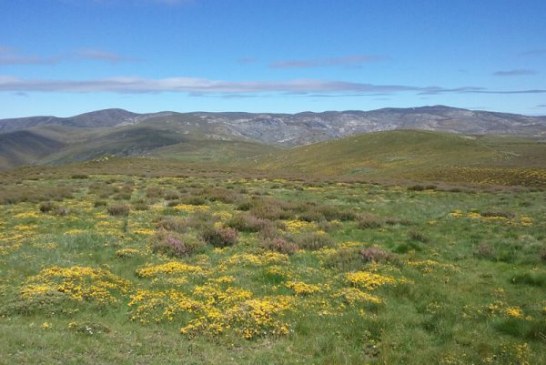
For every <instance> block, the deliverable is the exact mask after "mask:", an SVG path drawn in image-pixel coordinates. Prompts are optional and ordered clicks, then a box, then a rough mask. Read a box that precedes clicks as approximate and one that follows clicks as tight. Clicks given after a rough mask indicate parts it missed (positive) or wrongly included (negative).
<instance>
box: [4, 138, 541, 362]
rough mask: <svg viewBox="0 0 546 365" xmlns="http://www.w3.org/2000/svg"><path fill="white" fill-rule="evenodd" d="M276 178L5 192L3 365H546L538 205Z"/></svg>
mask: <svg viewBox="0 0 546 365" xmlns="http://www.w3.org/2000/svg"><path fill="white" fill-rule="evenodd" d="M461 143H463V142H461ZM309 148H312V147H309ZM480 151H481V150H480ZM483 154H484V155H485V154H487V152H486V151H485V150H484V152H483ZM294 164H297V161H294ZM332 166H333V165H332ZM270 170H271V171H269V172H268V173H267V174H266V173H263V175H260V174H259V173H256V172H255V171H253V170H247V171H246V172H245V171H238V170H234V169H228V168H226V167H225V166H217V167H212V166H210V165H209V166H203V165H200V164H190V165H188V164H185V165H182V164H180V163H179V162H176V161H159V160H153V159H133V160H123V159H119V160H108V161H102V162H89V163H86V164H83V165H73V166H64V167H57V168H35V167H33V168H26V169H22V170H17V171H10V172H8V173H5V174H3V175H2V179H1V180H0V181H1V186H0V203H2V205H1V206H0V274H1V275H0V353H2V356H1V357H0V363H5V364H13V363H21V364H23V363H24V364H39V363H40V364H41V363H51V364H55V363H59V364H60V363H62V364H72V363H73V364H76V363H77V364H97V363H99V364H108V363H120V364H135V363H139V364H163V363H186V364H207V363H222V364H310V363H313V364H363V363H370V364H470V363H474V364H540V363H545V362H546V351H545V344H546V296H545V287H546V267H545V262H546V243H545V242H546V223H545V222H546V212H545V210H544V206H546V196H545V194H544V191H543V190H542V189H541V188H540V186H538V185H533V184H527V185H530V186H532V187H533V188H525V187H517V188H514V187H505V188H503V189H498V188H491V189H484V188H479V189H478V188H475V189H468V188H464V189H460V188H456V187H455V186H452V187H451V188H448V189H444V190H441V189H439V188H438V186H435V185H433V184H422V185H411V184H409V185H405V186H396V185H394V184H391V185H379V184H369V183H365V182H359V181H343V179H341V178H340V179H339V180H335V179H333V178H331V177H330V178H329V180H328V181H326V180H313V179H301V178H299V177H298V176H297V175H293V176H292V177H291V178H290V179H286V178H285V179H280V178H275V177H274V175H275V174H276V173H278V172H276V171H275V170H274V169H273V166H271V169H270ZM277 171H280V170H277ZM332 171H334V170H332ZM504 185H509V184H507V183H505V184H504ZM520 185H521V184H520ZM477 186H484V183H483V182H482V183H481V185H480V184H478V185H477ZM488 186H489V185H488Z"/></svg>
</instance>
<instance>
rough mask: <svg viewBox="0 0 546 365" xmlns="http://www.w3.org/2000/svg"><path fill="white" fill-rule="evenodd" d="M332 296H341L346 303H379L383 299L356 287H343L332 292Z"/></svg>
mask: <svg viewBox="0 0 546 365" xmlns="http://www.w3.org/2000/svg"><path fill="white" fill-rule="evenodd" d="M334 298H342V299H343V300H344V301H345V302H346V303H347V304H350V305H355V304H365V303H371V304H381V303H383V300H382V299H381V298H379V297H378V296H376V295H372V294H369V293H366V292H363V291H362V290H360V289H358V288H343V289H341V290H339V291H338V292H336V293H335V294H334Z"/></svg>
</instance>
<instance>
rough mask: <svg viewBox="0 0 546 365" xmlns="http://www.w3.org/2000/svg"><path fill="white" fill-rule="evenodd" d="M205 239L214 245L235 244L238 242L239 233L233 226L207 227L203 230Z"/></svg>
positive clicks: (202, 234)
mask: <svg viewBox="0 0 546 365" xmlns="http://www.w3.org/2000/svg"><path fill="white" fill-rule="evenodd" d="M201 237H202V238H203V240H204V241H205V242H207V243H209V244H211V245H213V246H214V247H227V246H233V245H235V244H236V243H237V239H238V238H239V234H238V233H237V231H236V230H235V229H233V228H229V227H219V228H217V227H214V226H211V227H206V228H205V229H204V230H203V231H202V232H201Z"/></svg>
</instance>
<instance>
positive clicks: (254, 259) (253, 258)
mask: <svg viewBox="0 0 546 365" xmlns="http://www.w3.org/2000/svg"><path fill="white" fill-rule="evenodd" d="M285 262H288V255H286V254H282V253H278V252H265V253H263V254H260V255H255V254H250V253H246V254H236V255H233V256H231V257H229V258H228V259H227V260H225V261H224V263H225V264H228V265H231V266H267V265H275V264H281V263H285Z"/></svg>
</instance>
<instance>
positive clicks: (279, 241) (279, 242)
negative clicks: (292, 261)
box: [262, 237, 298, 255]
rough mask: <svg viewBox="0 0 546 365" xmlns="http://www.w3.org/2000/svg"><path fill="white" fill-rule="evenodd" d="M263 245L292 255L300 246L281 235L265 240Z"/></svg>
mask: <svg viewBox="0 0 546 365" xmlns="http://www.w3.org/2000/svg"><path fill="white" fill-rule="evenodd" d="M262 247H263V248H265V249H267V250H270V251H275V252H279V253H284V254H287V255H292V254H293V253H295V252H296V251H297V250H298V246H297V245H296V244H295V243H292V242H289V241H287V240H285V239H284V238H280V237H276V238H272V239H266V240H263V241H262Z"/></svg>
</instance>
